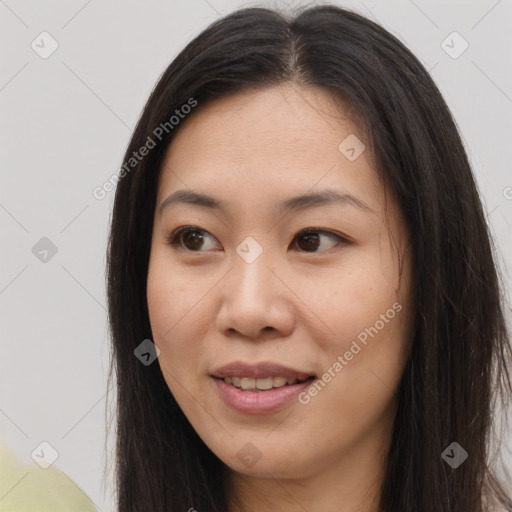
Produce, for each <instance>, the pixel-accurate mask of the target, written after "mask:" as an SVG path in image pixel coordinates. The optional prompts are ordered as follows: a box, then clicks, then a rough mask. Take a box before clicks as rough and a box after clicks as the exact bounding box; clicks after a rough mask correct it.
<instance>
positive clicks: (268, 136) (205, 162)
mask: <svg viewBox="0 0 512 512" xmlns="http://www.w3.org/2000/svg"><path fill="white" fill-rule="evenodd" d="M347 114H348V113H347V112H346V111H344V110H343V106H342V105H341V104H340V102H339V101H338V100H337V99H336V98H334V97H333V96H332V95H331V94H329V93H328V92H327V91H325V90H324V89H322V88H319V87H300V86H298V85H296V84H293V85H292V84H282V85H279V86H275V87H268V88H264V89H260V90H251V91H244V92H240V93H236V94H230V95H227V96H225V97H222V98H219V99H215V100H213V101H211V102H209V103H208V104H206V105H203V106H201V105H200V104H199V105H198V107H197V109H196V110H195V111H194V113H193V114H192V115H190V117H189V118H187V119H185V121H184V122H183V124H182V125H181V126H180V129H179V131H178V132H177V133H176V135H175V137H174V139H173V141H172V142H171V144H170V146H169V148H168V150H167V153H166V157H165V159H164V162H163V165H162V170H161V174H160V183H159V192H158V196H159V203H160V202H161V201H162V200H163V199H165V197H167V195H169V194H170V193H171V192H173V191H175V190H177V189H182V188H192V189H194V190H198V191H203V192H206V191H207V192H208V193H211V194H212V195H216V196H217V197H219V198H225V199H226V200H228V201H229V200H230V199H233V200H234V199H237V200H240V203H244V202H245V203H248V202H249V203H251V205H252V206H253V207H254V203H255V202H257V203H258V204H263V203H265V202H266V201H270V202H272V201H278V200H279V201H281V200H282V199H283V198H285V197H289V196H292V195H298V194H303V193H305V192H306V191H311V190H313V191H314V190H315V189H316V188H331V189H333V188H334V189H338V190H340V191H350V192H352V193H354V194H358V195H359V196H361V195H363V196H364V197H365V198H366V199H365V201H366V202H367V203H373V206H374V207H376V208H377V209H378V208H379V204H380V202H381V199H382V198H381V194H382V192H381V190H380V189H381V187H380V183H379V181H378V179H377V176H376V173H375V171H374V170H373V168H372V165H371V156H370V155H369V151H367V150H364V151H363V152H362V153H361V154H360V156H359V157H357V158H356V159H355V160H352V161H351V160H349V159H348V158H347V157H346V155H345V154H343V153H342V151H340V149H339V145H340V143H342V141H344V140H353V139H347V137H357V139H355V140H359V141H360V142H361V144H364V142H363V141H365V134H363V133H361V131H360V130H359V128H358V127H357V125H356V124H355V123H354V122H353V121H351V120H350V119H349V115H347ZM361 147H363V146H361Z"/></svg>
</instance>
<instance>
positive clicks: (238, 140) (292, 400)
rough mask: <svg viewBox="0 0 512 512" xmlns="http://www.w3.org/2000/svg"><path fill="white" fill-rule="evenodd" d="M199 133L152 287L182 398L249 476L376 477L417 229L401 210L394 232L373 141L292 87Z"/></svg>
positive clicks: (162, 237)
mask: <svg viewBox="0 0 512 512" xmlns="http://www.w3.org/2000/svg"><path fill="white" fill-rule="evenodd" d="M198 108H201V105H199V107H198ZM182 122H183V123H184V124H183V125H182V126H181V127H180V128H179V132H178V133H177V134H176V137H175V138H174V140H173V142H172V144H171V145H170V147H169V150H168V152H167V154H166V158H165V162H164V165H163V168H162V171H161V176H160V182H159V188H158V197H157V207H156V212H155V217H154V228H153V233H152V246H151V257H150V263H149V271H148V283H147V299H148V307H149V315H150V321H151V329H152V334H153V336H154V343H155V344H156V346H157V347H158V348H159V349H160V355H159V358H158V362H159V364H160V367H161V369H162V372H163V376H164V378H165V380H166V382H167V384H168V386H169V389H170V390H171V392H172V394H173V395H174V397H175V399H176V400H177V402H178V404H179V405H180V407H181V409H182V410H183V412H184V414H185V415H186V416H187V418H188V419H189V421H190V423H191V424H192V426H193V427H194V429H195V430H196V431H197V433H198V434H199V436H200V437H201V438H202V439H203V440H204V442H205V443H206V444H207V445H208V447H209V448H210V449H211V450H212V451H213V452H214V453H215V454H216V455H217V456H218V457H219V458H220V459H222V460H223V461H224V462H225V463H226V464H227V465H228V466H229V467H231V468H232V469H234V470H235V471H236V472H238V473H244V474H246V475H260V476H262V475H272V476H273V477H290V478H306V477H309V476H313V475H315V474H316V475H318V474H320V473H321V472H322V471H324V470H326V469H327V468H333V467H336V466H337V465H340V464H345V465H346V466H347V464H352V465H365V464H368V463H369V462H370V461H374V460H375V454H376V452H379V453H380V452H382V451H383V450H385V449H386V448H387V445H388V444H389V434H390V429H391V426H392V421H393V417H394V413H395V401H394V394H395V391H396V388H397V384H398V381H399V379H400V376H401V374H402V371H403V367H404V363H405V359H406V357H407V353H408V347H409V338H410V328H409V320H410V317H411V305H412V302H411V298H410V289H409V285H410V282H411V274H410V255H409V251H408V249H407V250H406V249H403V258H404V259H403V265H404V268H403V279H402V283H401V286H400V287H399V282H398V277H399V266H398V254H397V250H399V249H400V248H401V247H406V244H407V235H406V229H405V224H404V222H403V219H402V217H401V215H400V213H399V211H398V209H397V207H396V204H395V203H394V202H393V201H391V197H390V199H389V201H388V205H387V206H388V214H389V226H388V225H387V224H386V219H385V216H384V215H385V213H384V206H385V205H384V200H385V198H384V190H383V188H382V186H381V183H380V181H379V180H378V178H377V174H376V172H375V170H374V169H373V168H372V164H371V159H370V155H369V150H364V146H362V142H361V140H363V139H364V136H363V134H362V133H360V132H359V131H358V129H357V128H356V127H355V126H354V125H353V124H351V122H350V121H349V120H348V119H346V118H342V117H341V116H340V115H339V109H337V108H336V105H335V104H334V103H333V99H332V97H331V96H330V95H329V94H328V93H327V92H325V91H324V90H323V89H320V88H314V87H307V88H303V87H299V86H297V85H293V86H292V85H291V84H284V85H281V86H278V87H272V88H266V89H264V90H260V91H252V92H243V93H238V94H231V95H228V96H227V97H225V98H222V99H218V100H215V101H213V102H212V103H210V104H208V105H205V106H204V107H203V108H202V109H201V110H197V111H196V112H194V114H193V115H191V116H190V118H188V119H186V120H185V121H182ZM347 137H349V138H348V139H347ZM356 137H357V138H356ZM358 139H359V140H358ZM343 141H344V142H343ZM342 142H343V143H342ZM340 143H342V144H341V146H340ZM339 146H340V147H339ZM178 191H180V192H181V193H182V194H183V195H181V196H179V195H177V196H174V199H175V200H174V201H169V202H167V203H166V199H167V198H169V197H170V196H171V195H173V194H175V193H177V192H178ZM328 191H329V193H330V194H331V195H328V194H327V192H328ZM192 192H194V193H197V194H204V195H207V196H209V197H210V198H211V199H208V200H204V199H203V200H202V201H201V200H194V199H193V196H192ZM185 194H187V196H186V197H185ZM311 194H315V196H313V197H311V198H309V199H307V198H303V199H294V198H298V197H299V196H309V195H311ZM335 194H339V196H335ZM180 197H181V200H180ZM164 203H166V205H165V206H164V207H163V208H162V209H161V206H162V205H163V204H164ZM185 225H192V226H194V228H193V229H190V230H189V231H188V233H187V232H185V233H182V234H181V236H177V237H175V238H174V242H175V243H174V245H171V244H170V242H169V239H170V238H171V237H172V234H173V233H174V232H175V230H176V229H177V228H179V227H181V226H185ZM388 227H389V229H388ZM393 241H394V243H395V244H396V245H393ZM403 244H405V245H403ZM222 377H224V379H223V378H222ZM308 377H313V378H314V379H313V380H312V379H309V380H306V381H305V382H302V381H303V380H304V379H307V378H308ZM294 379H299V381H298V382H297V383H295V384H294ZM283 384H285V385H283ZM255 388H257V390H256V389H255ZM347 467H348V466H347Z"/></svg>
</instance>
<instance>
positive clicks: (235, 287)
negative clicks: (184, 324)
mask: <svg viewBox="0 0 512 512" xmlns="http://www.w3.org/2000/svg"><path fill="white" fill-rule="evenodd" d="M269 263H270V262H269V261H268V259H267V258H266V257H265V252H263V254H261V255H260V256H259V257H258V258H257V259H256V261H253V262H252V263H247V262H246V261H244V260H243V259H242V258H240V257H238V256H237V257H236V258H235V259H234V265H233V268H232V270H231V271H230V272H228V274H227V276H226V277H225V280H224V283H223V286H222V304H221V306H220V309H219V312H218V315H217V322H216V324H217V329H218V330H219V331H220V332H222V334H224V335H225V336H227V337H231V338H232V337H236V336H237V333H238V336H241V337H247V338H250V339H251V340H255V341H257V340H263V339H271V338H281V337H286V336H289V335H290V333H292V332H293V330H294V327H295V321H296V319H295V309H294V306H293V297H294V295H293V293H292V291H291V290H290V289H289V288H288V287H287V286H286V284H285V283H286V280H285V279H283V276H279V273H278V272H277V271H276V270H274V269H272V268H271V267H270V266H269V265H268V264H269ZM278 276H279V277H278ZM283 281H284V282H283Z"/></svg>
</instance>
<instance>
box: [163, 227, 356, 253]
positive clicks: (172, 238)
mask: <svg viewBox="0 0 512 512" xmlns="http://www.w3.org/2000/svg"><path fill="white" fill-rule="evenodd" d="M189 231H192V232H193V231H196V232H199V233H203V234H204V233H207V234H208V235H210V233H208V231H206V230H204V229H201V228H199V227H198V226H191V225H187V226H181V227H179V228H177V229H175V230H174V231H173V232H172V233H171V234H170V235H167V236H166V242H167V244H168V245H170V246H172V247H173V248H175V249H177V250H178V249H185V250H187V251H188V252H192V253H194V252H195V253H201V252H206V251H201V250H199V251H192V250H190V249H187V248H186V247H183V245H182V243H181V241H182V239H181V236H182V235H184V234H186V233H188V232H189ZM311 233H320V234H323V235H328V236H329V237H331V238H334V239H336V240H337V241H338V245H339V244H348V243H350V242H349V240H348V239H346V238H345V237H342V236H341V235H338V234H337V233H335V232H333V231H329V230H326V229H319V228H307V229H302V230H301V231H299V232H298V233H297V234H296V235H295V237H294V240H296V239H297V237H300V236H303V235H308V234H311ZM212 236H213V235H212ZM214 238H215V237H214ZM336 247H337V245H335V246H334V247H330V248H329V249H335V248H336ZM329 249H326V251H328V250H329ZM301 252H304V253H306V254H315V253H318V252H323V251H301Z"/></svg>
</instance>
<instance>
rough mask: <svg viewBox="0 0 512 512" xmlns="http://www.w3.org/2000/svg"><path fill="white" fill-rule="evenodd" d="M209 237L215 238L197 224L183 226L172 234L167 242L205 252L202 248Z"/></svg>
mask: <svg viewBox="0 0 512 512" xmlns="http://www.w3.org/2000/svg"><path fill="white" fill-rule="evenodd" d="M208 238H212V239H213V237H212V236H211V235H210V234H209V233H208V232H207V231H204V230H203V229H199V228H197V227H195V226H182V227H181V228H178V229H177V230H176V231H174V233H172V234H171V236H170V237H169V238H168V240H167V242H168V243H169V244H170V245H172V246H178V247H180V248H185V249H186V250H188V251H192V252H203V251H202V250H201V249H202V248H203V245H204V244H205V241H207V240H208ZM207 249H208V248H207ZM207 249H206V250H207Z"/></svg>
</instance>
